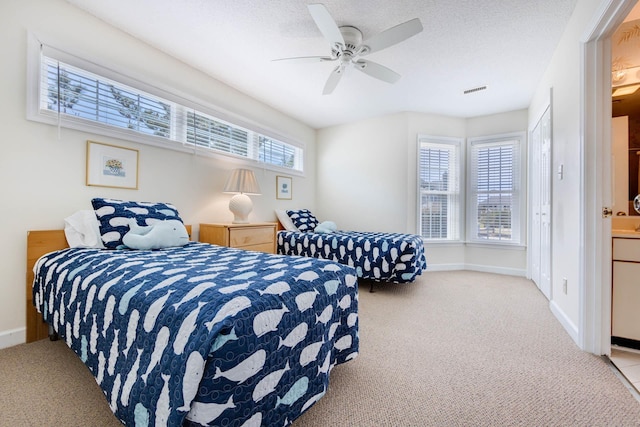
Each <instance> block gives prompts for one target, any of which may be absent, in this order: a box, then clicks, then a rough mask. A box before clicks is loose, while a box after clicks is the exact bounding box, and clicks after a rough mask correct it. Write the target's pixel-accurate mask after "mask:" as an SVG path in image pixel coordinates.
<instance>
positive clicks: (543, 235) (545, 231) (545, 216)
mask: <svg viewBox="0 0 640 427" xmlns="http://www.w3.org/2000/svg"><path fill="white" fill-rule="evenodd" d="M540 122H541V126H542V132H541V133H542V138H541V146H540V172H541V173H540V181H541V182H540V283H539V284H538V288H540V290H541V291H542V293H543V294H544V296H546V297H547V299H551V109H550V108H547V111H545V113H544V115H543V116H542V119H541V120H540ZM561 173H563V172H561ZM561 178H562V177H561Z"/></svg>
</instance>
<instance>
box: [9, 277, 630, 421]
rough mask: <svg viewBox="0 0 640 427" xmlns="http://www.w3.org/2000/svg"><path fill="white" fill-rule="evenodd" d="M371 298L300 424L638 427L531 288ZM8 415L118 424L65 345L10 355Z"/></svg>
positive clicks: (500, 286) (393, 290) (444, 283)
mask: <svg viewBox="0 0 640 427" xmlns="http://www.w3.org/2000/svg"><path fill="white" fill-rule="evenodd" d="M368 289H369V286H368V284H362V285H361V293H360V355H359V356H358V358H357V359H355V360H353V361H351V362H348V363H346V364H344V365H340V366H337V367H336V368H335V369H334V370H333V371H332V374H331V384H330V387H329V391H328V393H327V395H326V396H325V397H323V398H322V399H321V400H320V401H319V402H318V403H317V404H316V405H315V406H313V407H312V408H311V409H310V410H309V411H307V412H306V413H305V414H304V415H303V416H302V417H300V418H299V419H298V420H297V421H296V422H294V424H293V425H294V427H315V426H318V427H320V426H322V427H324V426H363V427H369V426H371V427H374V426H375V427H381V426H640V403H639V402H638V401H637V400H636V399H635V398H634V397H633V396H632V394H631V393H630V392H629V390H628V389H627V388H626V387H625V385H624V384H623V383H622V382H621V381H620V380H619V379H618V378H617V377H616V375H615V374H614V372H613V370H612V369H611V367H610V365H609V363H608V362H607V361H605V360H604V359H603V358H600V357H597V356H594V355H591V354H588V353H585V352H582V351H580V350H579V349H578V348H577V347H576V346H575V344H574V343H573V342H572V341H571V339H570V338H569V337H568V335H567V334H566V333H565V332H564V330H563V329H562V327H561V326H560V325H559V324H558V322H557V321H556V320H555V318H554V317H553V315H552V314H551V313H550V311H549V309H548V302H547V301H546V299H545V298H544V297H543V296H542V294H540V292H539V291H538V290H537V289H536V288H535V286H534V285H533V284H532V283H531V282H530V281H527V280H524V279H521V278H514V277H509V276H501V275H493V274H486V273H475V272H427V273H425V274H423V276H422V277H420V278H419V279H418V281H416V282H415V283H413V284H410V285H393V284H386V285H376V286H375V292H374V293H369V292H368ZM0 414H1V415H0V425H7V426H32V425H33V426H62V425H64V426H117V425H120V424H119V422H118V421H117V420H116V419H115V417H113V415H112V414H111V412H110V410H109V407H108V405H107V402H106V400H105V399H104V396H103V394H102V392H101V390H100V389H99V388H98V386H97V385H96V384H95V381H94V380H93V377H92V376H91V374H90V373H89V371H88V370H87V369H86V368H85V367H84V365H83V364H82V362H80V360H79V359H78V358H77V357H76V356H75V355H74V354H73V353H72V352H71V350H69V349H68V348H67V347H66V345H65V344H64V343H63V342H62V341H58V342H50V341H48V340H43V341H39V342H37V343H33V344H25V345H20V346H16V347H12V348H9V349H5V350H2V351H0Z"/></svg>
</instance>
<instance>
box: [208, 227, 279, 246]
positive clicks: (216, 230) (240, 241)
mask: <svg viewBox="0 0 640 427" xmlns="http://www.w3.org/2000/svg"><path fill="white" fill-rule="evenodd" d="M276 225H277V224H276V223H275V222H254V223H251V224H200V238H199V240H200V241H201V242H203V243H212V244H214V245H220V246H229V247H231V248H238V249H245V250H247V251H259V252H267V253H270V254H275V253H276Z"/></svg>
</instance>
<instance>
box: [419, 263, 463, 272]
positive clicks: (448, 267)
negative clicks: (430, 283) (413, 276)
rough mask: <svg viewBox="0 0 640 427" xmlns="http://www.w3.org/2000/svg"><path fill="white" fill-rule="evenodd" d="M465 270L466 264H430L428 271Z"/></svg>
mask: <svg viewBox="0 0 640 427" xmlns="http://www.w3.org/2000/svg"><path fill="white" fill-rule="evenodd" d="M456 270H464V264H428V265H427V271H456Z"/></svg>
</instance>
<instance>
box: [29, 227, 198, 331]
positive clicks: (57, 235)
mask: <svg viewBox="0 0 640 427" xmlns="http://www.w3.org/2000/svg"><path fill="white" fill-rule="evenodd" d="M185 227H186V229H187V233H189V236H191V225H185ZM68 247H69V245H68V244H67V238H66V237H65V234H64V230H31V231H27V276H26V278H27V281H26V292H27V294H26V295H27V337H26V338H27V342H28V343H29V342H33V341H38V340H41V339H43V338H47V337H48V336H49V325H47V323H46V322H45V321H44V320H43V318H42V314H40V313H38V311H37V310H36V308H35V306H34V305H33V290H32V288H33V266H34V265H35V263H36V261H37V260H38V258H40V257H41V256H42V255H44V254H47V253H49V252H53V251H57V250H60V249H64V248H68Z"/></svg>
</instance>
